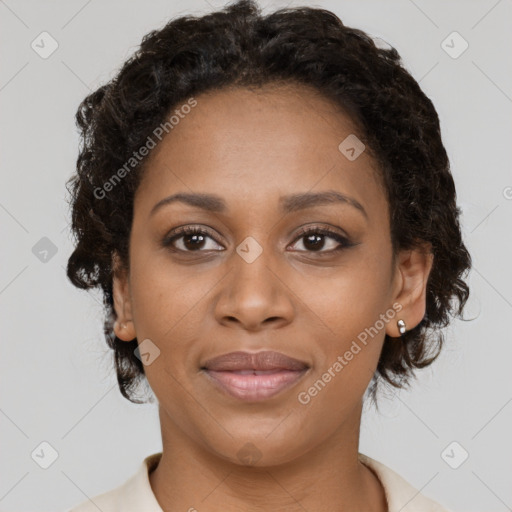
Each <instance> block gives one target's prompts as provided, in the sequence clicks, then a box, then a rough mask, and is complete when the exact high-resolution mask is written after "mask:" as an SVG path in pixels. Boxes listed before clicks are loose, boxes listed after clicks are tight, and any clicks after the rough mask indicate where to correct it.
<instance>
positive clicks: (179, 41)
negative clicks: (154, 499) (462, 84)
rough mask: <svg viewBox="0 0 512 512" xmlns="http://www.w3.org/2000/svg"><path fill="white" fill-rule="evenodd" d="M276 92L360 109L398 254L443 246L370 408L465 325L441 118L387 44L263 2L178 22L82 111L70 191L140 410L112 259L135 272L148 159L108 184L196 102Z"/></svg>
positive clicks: (84, 258)
mask: <svg viewBox="0 0 512 512" xmlns="http://www.w3.org/2000/svg"><path fill="white" fill-rule="evenodd" d="M272 83H277V84H279V83H283V84H284V83H288V84H301V85H307V86H309V87H313V88H314V89H315V90H317V91H318V92H320V93H321V94H323V95H324V96H325V97H326V98H330V99H332V100H333V101H334V102H336V104H338V105H339V106H340V108H341V109H343V110H344V111H345V112H350V115H351V118H352V120H353V121H354V123H355V124H356V125H357V126H359V127H360V133H359V134H358V136H359V138H360V139H361V140H362V141H363V142H364V143H365V145H366V147H367V148H368V150H369V151H370V154H371V155H372V156H373V157H374V158H375V161H376V162H377V163H378V165H379V170H380V172H381V178H382V182H383V183H384V184H385V191H386V196H387V199H388V205H389V213H390V222H391V240H392V244H393V251H394V254H395V256H396V253H397V251H398V250H400V249H408V248H412V247H415V246H417V244H419V243H421V242H428V243H430V244H431V248H432V252H433V254H434V263H433V267H432V270H431V273H430V276H429V279H428V283H427V295H426V299H427V305H426V313H425V316H424V318H423V320H422V321H421V322H420V324H418V325H417V326H414V327H413V328H411V329H410V330H409V331H408V332H406V334H405V335H404V336H403V337H402V339H400V340H396V339H388V337H387V336H386V341H385V343H384V347H383V350H382V354H381V356H380V360H379V362H378V367H377V371H376V373H375V375H374V378H373V379H372V382H371V385H370V386H369V390H370V394H371V397H372V399H373V400H374V401H375V402H376V392H377V387H378V386H377V385H378V383H379V382H380V381H381V380H383V381H386V382H387V383H389V384H391V385H392V386H394V387H396V388H400V387H402V386H404V385H407V384H408V380H409V378H410V377H412V376H414V369H415V368H423V367H425V366H428V365H429V364H431V363H432V362H433V361H434V360H435V359H436V358H437V356H438V355H439V352H440V350H441V347H442V344H443V334H442V332H441V330H440V329H441V328H442V327H444V326H446V325H447V324H448V323H449V320H450V316H453V315H455V314H456V315H458V316H460V315H461V314H462V310H463V307H464V305H465V303H466V301H467V299H468V296H469V288H468V286H467V284H466V283H465V282H464V280H463V279H462V277H464V273H466V272H468V271H469V268H470V266H471V258H470V255H469V253H468V251H467V250H466V247H465V246H464V244H463V242H462V238H461V231H460V226H459V220H458V219H459V214H460V210H459V208H457V206H456V193H455V186H454V182H453V178H452V175H451V173H450V169H449V161H448V157H447V154H446V150H445V148H444V146H443V143H442V140H441V133H440V126H439V119H438V115H437V113H436V110H435V108H434V106H433V104H432V102H431V101H430V99H429V98H428V97H427V96H426V95H425V94H424V93H423V92H422V90H421V89H420V87H419V85H418V83H417V82H416V81H415V80H414V78H413V77H412V76H411V75H410V74H409V73H408V72H407V70H406V69H405V68H404V67H403V65H402V63H401V59H400V56H399V54H398V52H397V51H396V50H395V49H394V48H392V47H389V48H387V49H386V48H380V47H378V46H377V45H376V44H375V43H374V41H373V39H372V38H371V37H369V36H368V35H367V34H366V33H365V32H363V31H361V30H358V29H354V28H350V27H347V26H345V25H344V24H343V23H342V22H341V21H340V19H339V18H338V17H337V16H335V15H334V14H333V13H332V12H329V11H327V10H324V9H319V8H308V7H300V8H299V7H297V8H287V9H281V10H278V11H276V12H274V13H270V14H268V15H265V16H263V15H262V14H261V12H260V9H259V7H258V6H257V4H256V3H254V2H253V1H250V0H242V1H239V2H236V3H234V4H232V5H229V6H228V7H225V8H224V9H223V10H220V11H217V12H213V13H210V14H207V15H204V16H195V17H194V16H183V17H180V18H176V19H173V20H171V21H170V22H169V23H167V24H166V25H165V26H164V27H163V28H162V29H160V30H154V31H151V32H150V33H148V34H147V35H145V36H144V38H143V39H142V43H141V45H140V48H139V49H138V50H137V51H136V52H135V53H134V54H133V55H132V56H131V57H130V58H129V59H128V60H127V61H126V62H125V63H124V65H123V66H122V68H121V69H120V71H119V72H118V74H117V75H116V76H115V77H114V78H113V79H112V80H111V81H109V82H108V83H106V84H105V85H103V86H101V87H99V88H98V89H97V90H96V91H94V92H93V93H91V94H90V95H88V96H87V97H86V98H85V99H84V100H83V101H82V103H81V104H80V107H79V109H78V112H77V114H76V121H77V125H78V127H79V129H80V133H81V147H80V153H79V156H78V160H77V172H76V174H74V175H73V176H72V178H70V180H69V181H68V183H67V188H68V191H69V193H70V204H71V207H72V230H73V233H74V236H75V239H76V247H75V249H74V251H73V253H72V254H71V256H70V258H69V261H68V266H67V275H68V277H69V279H70V280H71V282H72V283H73V284H74V285H75V286H77V287H79V288H83V289H88V288H93V287H101V289H102V291H103V297H104V307H105V322H104V332H105V337H106V340H107V343H108V344H109V346H110V347H111V348H112V350H113V353H114V357H115V366H116V371H117V377H118V382H119V387H120V390H121V393H122V394H123V396H125V397H126V398H127V399H129V400H131V401H132V402H135V403H142V402H141V401H139V400H137V399H135V398H134V396H133V392H134V391H135V389H136V387H137V385H138V383H139V382H140V381H141V380H145V374H144V367H143V364H142V363H141V361H140V359H139V358H138V357H136V355H135V349H136V348H137V339H134V340H132V341H131V342H128V343H127V342H123V341H121V340H119V339H118V338H117V337H116V336H115V334H114V332H113V328H112V326H113V322H114V320H115V312H114V309H113V297H112V265H111V262H112V255H113V253H114V252H116V253H118V254H119V255H120V257H121V260H122V262H123V265H124V267H125V268H129V253H128V243H129V236H130V230H131V224H132V219H133V199H134V194H135V191H136V190H137V187H138V184H139V183H140V179H141V176H142V171H143V168H144V165H143V164H144V161H145V160H144V159H143V160H142V161H141V162H140V163H138V164H137V165H135V166H134V167H133V170H131V171H130V172H128V173H126V175H125V176H124V175H123V179H122V180H120V182H119V183H118V184H116V185H115V186H113V187H110V188H111V190H109V192H108V194H105V193H104V190H105V189H104V188H102V187H103V185H104V184H105V183H106V182H107V181H108V180H109V179H111V177H112V176H113V175H114V174H115V173H116V171H118V170H119V169H121V168H123V166H125V168H126V162H127V161H128V160H129V159H130V158H131V157H132V155H133V153H134V151H136V150H138V149H139V148H140V147H141V146H143V145H144V144H145V143H146V141H147V139H148V136H150V135H151V134H152V133H154V129H155V127H157V126H159V125H160V124H162V123H163V122H164V121H165V120H166V119H167V118H168V117H169V114H170V113H171V111H172V109H174V108H176V106H178V105H179V104H180V103H181V102H185V101H186V99H187V98H190V97H191V96H197V95H199V94H200V93H203V92H206V91H212V90H219V89H221V88H223V87H232V86H235V87H244V86H245V87H253V86H256V87H257V86H262V85H265V84H272ZM123 174H124V173H123ZM99 190H103V192H101V194H100V193H99V192H98V191H99ZM452 299H456V301H454V302H452Z"/></svg>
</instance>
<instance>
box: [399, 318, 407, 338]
mask: <svg viewBox="0 0 512 512" xmlns="http://www.w3.org/2000/svg"><path fill="white" fill-rule="evenodd" d="M397 325H398V330H399V331H400V336H403V335H404V334H405V332H406V330H407V329H406V328H405V322H404V321H403V320H398V322H397Z"/></svg>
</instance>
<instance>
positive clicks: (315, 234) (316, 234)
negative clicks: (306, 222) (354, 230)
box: [295, 227, 354, 253]
mask: <svg viewBox="0 0 512 512" xmlns="http://www.w3.org/2000/svg"><path fill="white" fill-rule="evenodd" d="M326 238H330V239H331V241H334V242H337V244H338V246H336V244H333V243H332V242H331V244H330V246H331V247H330V248H329V249H328V250H325V251H324V250H322V249H324V248H325V245H326V242H325V240H326ZM302 239H304V242H303V243H302V244H303V246H304V248H305V249H304V250H301V251H300V252H321V253H329V252H337V251H340V250H342V249H345V248H347V247H351V246H352V245H354V244H353V243H351V242H350V241H349V240H348V238H347V237H345V236H343V235H340V234H339V233H337V232H336V231H333V230H330V229H325V228H318V227H313V228H305V229H303V230H301V231H300V233H299V236H298V237H297V238H296V240H295V242H297V241H299V240H302Z"/></svg>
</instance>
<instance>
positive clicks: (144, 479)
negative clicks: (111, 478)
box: [66, 452, 163, 512]
mask: <svg viewBox="0 0 512 512" xmlns="http://www.w3.org/2000/svg"><path fill="white" fill-rule="evenodd" d="M161 455H162V453H161V452H159V453H153V454H152V455H149V456H147V457H146V458H145V459H144V460H143V461H142V463H141V464H140V466H139V468H138V470H137V472H136V473H135V474H134V475H132V476H131V477H130V478H129V479H128V480H127V481H126V482H125V483H123V484H122V485H119V486H118V487H115V488H114V489H111V490H110V491H107V492H104V493H102V494H98V495H96V496H94V497H92V498H89V499H88V500H86V501H82V502H81V503H79V504H78V505H76V506H75V507H73V508H71V509H69V510H67V511H66V512H98V510H101V512H121V511H122V512H140V511H141V510H144V512H163V511H162V509H161V508H160V505H159V504H158V502H157V500H156V498H155V495H154V494H153V491H152V489H151V484H150V482H149V473H150V472H151V471H152V470H153V469H154V468H155V467H156V466H157V465H158V462H159V460H160V457H161Z"/></svg>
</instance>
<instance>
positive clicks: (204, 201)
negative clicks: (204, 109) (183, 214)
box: [149, 190, 368, 219]
mask: <svg viewBox="0 0 512 512" xmlns="http://www.w3.org/2000/svg"><path fill="white" fill-rule="evenodd" d="M174 202H181V203H184V204H187V205H190V206H195V207H196V208H201V209H202V210H206V211H209V212H215V213H225V212H226V211H227V206H226V203H225V201H224V199H222V197H220V196H217V195H213V194H202V193H185V192H181V193H178V194H173V195H171V196H168V197H165V198H164V199H162V200H160V201H158V203H156V204H155V206H153V208H152V209H151V212H150V213H149V215H150V216H152V215H153V214H155V213H156V211H157V210H159V209H160V208H162V207H164V206H166V205H169V204H171V203H174ZM279 203H280V208H281V211H282V212H283V213H290V212H296V211H299V210H304V209H306V208H312V207H314V206H321V205H326V204H347V205H349V206H352V207H354V208H356V209H357V210H359V211H360V212H361V213H362V214H363V215H364V216H365V217H366V219H368V214H367V213H366V210H365V209H364V207H363V205H362V204H361V203H360V202H359V201H357V199H354V198H353V197H349V196H347V195H345V194H342V193H340V192H337V191H335V190H327V191H325V192H305V193H302V194H291V195H287V196H282V197H280V198H279Z"/></svg>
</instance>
